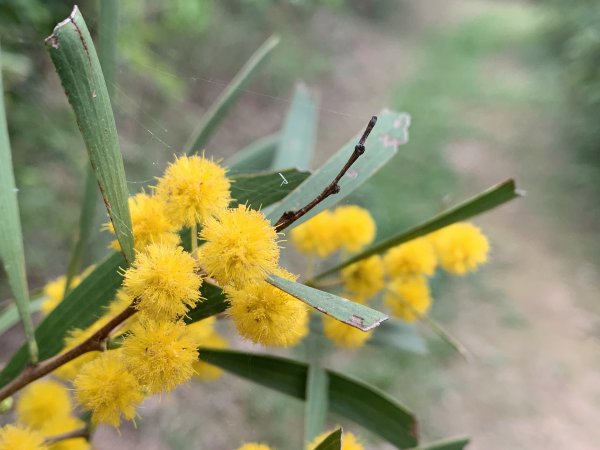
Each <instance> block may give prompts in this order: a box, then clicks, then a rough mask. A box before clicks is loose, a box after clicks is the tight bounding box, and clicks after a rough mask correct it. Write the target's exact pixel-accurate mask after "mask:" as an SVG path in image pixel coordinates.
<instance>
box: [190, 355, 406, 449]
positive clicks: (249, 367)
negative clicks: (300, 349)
mask: <svg viewBox="0 0 600 450" xmlns="http://www.w3.org/2000/svg"><path fill="white" fill-rule="evenodd" d="M199 351H200V359H202V360H203V361H206V362H208V363H210V364H214V365H215V366H218V367H220V368H222V369H224V370H227V371H228V372H231V373H233V374H235V375H237V376H240V377H242V378H245V379H247V380H250V381H252V382H254V383H257V384H260V385H262V386H266V387H268V388H270V389H273V390H275V391H278V392H282V393H284V394H287V395H290V396H292V397H295V398H298V399H301V400H304V399H305V395H306V380H307V376H308V365H307V364H306V363H303V362H300V361H294V360H291V359H286V358H280V357H277V356H270V355H260V354H256V353H243V352H236V351H228V350H214V349H205V348H200V349H199ZM327 374H328V377H329V406H330V411H331V412H333V413H335V414H338V415H340V416H342V417H345V418H347V419H350V420H352V421H353V422H355V423H357V424H359V425H361V426H363V427H365V428H366V429H367V430H369V431H371V432H373V433H375V434H376V435H378V436H380V437H381V438H383V439H385V440H386V441H388V442H390V443H392V444H393V445H396V446H397V447H400V448H404V447H410V446H415V445H417V434H416V428H417V425H416V421H415V418H414V416H413V415H412V413H410V412H409V411H408V410H407V409H406V408H405V407H404V406H402V405H401V404H400V403H398V402H397V401H395V400H393V399H391V398H390V397H388V396H387V395H386V394H385V393H383V392H381V391H379V390H378V389H377V388H375V387H373V386H369V385H367V384H365V383H363V382H361V381H357V380H354V379H352V378H349V377H347V376H345V375H341V374H339V373H336V372H333V371H331V370H328V371H327Z"/></svg>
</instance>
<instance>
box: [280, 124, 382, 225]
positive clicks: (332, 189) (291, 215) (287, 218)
mask: <svg viewBox="0 0 600 450" xmlns="http://www.w3.org/2000/svg"><path fill="white" fill-rule="evenodd" d="M376 123H377V116H373V117H371V120H370V121H369V124H368V125H367V128H366V129H365V131H364V133H363V135H362V137H361V138H360V140H359V141H358V144H356V146H355V147H354V151H353V152H352V154H351V155H350V158H348V161H346V164H344V167H342V170H340V172H339V173H338V174H337V176H336V177H335V178H334V179H333V181H332V182H331V183H329V185H327V187H326V188H325V189H323V191H322V192H321V193H320V194H319V195H317V196H316V197H315V198H314V199H313V200H312V201H311V202H310V203H308V204H307V205H306V206H304V207H302V208H300V209H299V210H297V211H286V212H284V213H283V214H282V215H281V217H280V218H279V220H278V221H277V223H276V224H275V230H276V231H277V232H280V231H282V230H284V229H286V228H287V227H289V226H290V225H291V224H293V223H294V222H295V221H296V220H298V219H300V218H301V217H302V216H303V215H305V214H306V213H308V212H309V211H310V210H311V209H313V208H314V207H315V206H317V205H318V204H319V203H321V202H322V201H323V200H325V199H326V198H327V197H329V196H330V195H333V194H337V193H338V192H340V185H339V184H338V183H339V181H340V180H341V179H342V177H343V176H344V175H345V174H346V172H347V171H348V169H350V167H351V166H352V164H354V163H355V162H356V160H357V159H358V158H359V157H360V156H361V155H362V154H363V153H364V152H365V142H366V141H367V138H368V137H369V134H371V131H372V130H373V127H374V126H375V124H376Z"/></svg>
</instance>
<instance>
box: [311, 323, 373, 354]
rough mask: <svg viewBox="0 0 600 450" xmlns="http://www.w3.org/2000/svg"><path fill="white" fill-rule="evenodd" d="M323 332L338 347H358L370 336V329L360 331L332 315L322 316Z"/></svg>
mask: <svg viewBox="0 0 600 450" xmlns="http://www.w3.org/2000/svg"><path fill="white" fill-rule="evenodd" d="M323 332H324V333H325V336H326V337H327V339H329V340H330V341H331V342H333V343H334V344H335V345H337V346H338V347H343V348H359V347H362V346H363V345H364V344H365V342H366V341H367V339H369V337H371V331H361V330H359V329H358V328H354V327H352V326H350V325H347V324H345V323H343V322H340V321H339V320H336V319H334V318H333V317H329V316H323Z"/></svg>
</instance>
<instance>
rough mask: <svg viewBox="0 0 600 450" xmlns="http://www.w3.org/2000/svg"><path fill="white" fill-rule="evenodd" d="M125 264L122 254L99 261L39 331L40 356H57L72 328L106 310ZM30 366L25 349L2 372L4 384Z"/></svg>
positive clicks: (118, 283) (120, 279)
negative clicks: (104, 308)
mask: <svg viewBox="0 0 600 450" xmlns="http://www.w3.org/2000/svg"><path fill="white" fill-rule="evenodd" d="M122 267H125V260H124V259H123V256H122V255H121V254H120V253H113V254H112V255H111V256H110V257H109V258H107V259H106V260H104V262H102V263H101V264H99V265H98V266H97V267H96V268H95V269H94V271H93V272H92V273H91V274H89V275H88V276H87V277H86V278H85V279H84V280H83V281H82V282H81V283H80V284H78V285H77V286H76V287H75V288H73V290H71V292H69V294H67V296H66V297H65V299H64V300H63V301H62V302H61V303H59V305H58V306H57V307H56V309H54V310H53V311H52V312H51V313H50V314H49V315H48V317H46V318H45V319H44V320H43V321H42V323H41V324H40V325H39V326H38V327H37V329H36V330H35V336H36V339H37V341H38V342H39V351H40V358H41V359H46V358H49V357H51V356H54V355H55V354H57V353H58V352H60V351H61V350H62V348H63V344H64V338H65V336H66V335H67V332H68V331H69V330H71V329H72V328H85V327H88V326H89V325H91V324H92V323H94V322H95V321H96V319H98V318H99V317H100V316H101V315H102V313H103V307H104V306H106V305H108V304H109V303H110V302H111V301H112V299H113V298H114V297H115V293H116V291H117V289H118V288H119V287H120V286H121V282H122V280H123V277H122V275H121V274H120V270H119V268H122ZM26 365H27V352H26V350H25V348H24V347H23V348H21V349H20V350H19V351H18V352H17V353H16V354H15V355H14V356H13V357H12V359H11V360H10V362H9V363H8V364H7V365H6V367H5V368H4V370H3V371H2V373H0V387H2V386H4V385H6V383H8V382H9V381H11V380H12V379H13V378H14V377H15V376H17V375H18V374H19V373H20V372H21V371H22V370H23V369H24V368H25V366H26Z"/></svg>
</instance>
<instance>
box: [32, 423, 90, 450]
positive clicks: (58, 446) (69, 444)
mask: <svg viewBox="0 0 600 450" xmlns="http://www.w3.org/2000/svg"><path fill="white" fill-rule="evenodd" d="M84 426H85V422H84V421H83V420H81V419H78V418H77V417H72V416H68V417H57V418H54V419H52V420H49V421H48V422H46V423H44V425H43V427H42V428H41V429H40V432H41V433H43V434H44V436H46V437H52V436H58V435H60V434H64V433H69V432H71V431H75V430H79V429H81V428H83V427H84ZM90 448H91V445H90V443H89V442H88V441H87V440H86V439H85V438H83V437H79V438H73V439H64V440H61V441H58V442H56V443H54V444H51V445H49V446H48V450H89V449H90Z"/></svg>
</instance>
